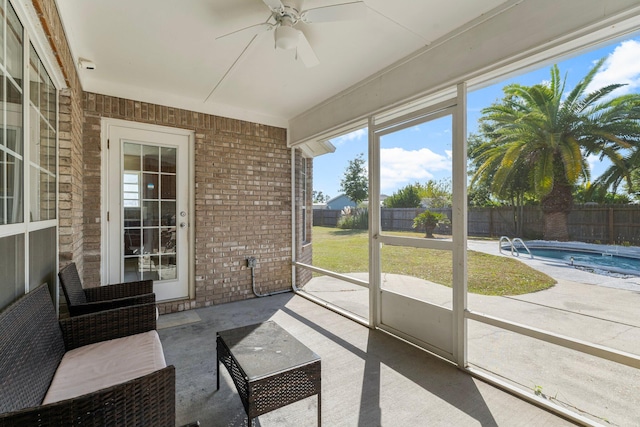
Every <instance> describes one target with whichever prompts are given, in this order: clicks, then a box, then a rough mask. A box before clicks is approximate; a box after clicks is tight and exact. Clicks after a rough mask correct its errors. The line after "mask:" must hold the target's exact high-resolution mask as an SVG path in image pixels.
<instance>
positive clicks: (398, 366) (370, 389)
mask: <svg viewBox="0 0 640 427" xmlns="http://www.w3.org/2000/svg"><path fill="white" fill-rule="evenodd" d="M265 320H275V321H276V322H278V324H280V325H281V326H282V327H283V328H285V329H286V330H287V331H289V332H290V333H291V334H293V335H294V336H295V337H297V338H298V339H299V340H300V341H302V342H303V343H304V344H305V345H307V346H308V347H309V348H310V349H311V350H313V351H314V352H316V353H317V354H318V355H320V357H321V358H322V417H323V425H324V426H328V427H334V426H336V427H341V426H354V427H355V426H358V427H375V426H389V427H396V426H410V425H411V426H430V427H439V426H447V427H449V426H456V427H466V426H487V427H495V426H516V427H517V426H523V427H529V426H554V427H555V426H559V427H562V426H568V425H572V424H570V423H569V422H567V421H565V420H563V419H561V418H558V417H557V416H555V415H553V414H551V413H548V412H546V411H544V410H542V409H540V408H538V407H535V406H533V405H530V404H528V403H526V402H524V401H522V400H520V399H518V398H516V397H514V396H512V395H510V394H508V393H505V392H502V391H500V390H498V389H496V388H494V387H492V386H490V385H488V384H486V383H484V382H482V381H479V380H475V379H474V378H472V377H471V376H469V375H467V374H466V373H464V372H462V371H460V370H458V369H457V368H455V367H454V366H452V365H451V364H449V363H447V362H444V361H442V360H441V359H439V358H437V357H434V356H431V355H430V354H428V353H426V352H424V351H421V350H419V349H417V348H415V347H413V346H411V345H409V344H406V343H404V342H402V341H400V340H397V339H395V338H393V337H391V336H389V335H387V334H385V333H383V332H381V331H372V330H369V329H368V328H366V327H364V326H361V325H359V324H358V323H355V322H352V321H350V320H349V319H347V318H345V317H342V316H340V315H338V314H335V313H333V312H331V311H329V310H326V309H325V308H323V307H321V306H319V305H317V304H314V303H312V302H310V301H308V300H306V299H304V298H302V297H300V296H293V295H292V294H281V295H276V296H273V297H267V298H261V299H253V300H248V301H243V302H238V303H232V304H224V305H220V306H215V307H211V308H204V309H197V310H192V311H190V312H189V314H188V315H185V314H184V313H175V314H170V315H165V316H161V317H160V322H159V325H160V326H159V327H160V329H159V334H160V338H161V340H162V344H163V346H164V350H165V356H166V360H167V362H168V363H169V364H173V365H175V367H176V382H177V384H176V387H177V396H176V397H177V417H178V420H177V425H182V424H184V423H187V422H190V421H193V420H196V419H197V420H200V422H201V424H202V426H205V427H216V426H243V425H246V417H245V413H244V409H243V407H242V404H241V402H240V398H239V396H238V395H237V393H236V391H235V388H234V386H233V383H232V382H231V379H230V377H229V375H228V373H227V371H226V370H225V369H224V368H221V374H222V377H221V387H220V390H219V391H216V362H215V360H216V350H215V334H216V331H218V330H224V329H228V328H233V327H236V326H242V325H247V324H252V323H256V322H262V321H265ZM316 405H317V399H316V397H310V398H307V399H304V400H302V401H300V402H297V403H294V404H292V405H289V406H286V407H284V408H281V409H278V410H276V411H274V412H271V413H268V414H265V415H263V416H260V417H259V419H258V421H257V422H256V423H255V425H260V426H263V427H267V426H278V427H289V426H291V427H300V426H314V425H315V422H316V418H315V417H316V408H317V406H316Z"/></svg>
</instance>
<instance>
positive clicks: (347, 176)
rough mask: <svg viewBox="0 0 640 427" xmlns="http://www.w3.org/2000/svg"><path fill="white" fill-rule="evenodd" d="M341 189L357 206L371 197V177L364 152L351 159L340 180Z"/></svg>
mask: <svg viewBox="0 0 640 427" xmlns="http://www.w3.org/2000/svg"><path fill="white" fill-rule="evenodd" d="M340 191H342V192H343V193H344V194H346V195H347V197H349V198H350V199H351V200H353V202H354V203H355V204H356V206H357V205H359V204H360V203H361V202H362V201H363V200H366V199H367V198H368V197H369V178H368V176H367V168H366V166H365V161H364V154H362V153H360V154H358V155H357V156H356V158H355V159H353V160H349V165H348V166H347V168H346V169H345V172H344V176H343V178H342V180H341V181H340Z"/></svg>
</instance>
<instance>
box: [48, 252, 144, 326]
mask: <svg viewBox="0 0 640 427" xmlns="http://www.w3.org/2000/svg"><path fill="white" fill-rule="evenodd" d="M58 277H59V278H60V284H61V285H62V290H63V292H64V297H65V299H66V300H67V306H68V308H69V314H70V315H71V316H78V315H81V314H87V313H95V312H97V311H102V310H111V309H114V308H118V307H128V306H132V305H138V304H147V303H154V302H156V296H155V294H154V293H153V281H152V280H143V281H139V282H129V283H119V284H116V285H108V286H99V287H96V288H87V289H83V288H82V282H81V281H80V276H79V275H78V270H77V268H76V264H75V263H73V262H72V263H71V264H69V265H67V266H66V267H64V268H63V269H62V270H60V272H59V273H58Z"/></svg>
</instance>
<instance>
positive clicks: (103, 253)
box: [100, 117, 195, 302]
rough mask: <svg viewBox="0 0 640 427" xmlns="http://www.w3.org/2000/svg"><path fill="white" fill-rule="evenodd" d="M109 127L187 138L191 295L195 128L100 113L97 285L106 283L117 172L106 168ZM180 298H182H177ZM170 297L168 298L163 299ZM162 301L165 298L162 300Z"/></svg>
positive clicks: (191, 287)
mask: <svg viewBox="0 0 640 427" xmlns="http://www.w3.org/2000/svg"><path fill="white" fill-rule="evenodd" d="M112 127H120V128H130V129H134V130H138V131H148V132H162V133H168V134H173V135H177V136H183V137H184V136H186V137H187V139H188V145H189V146H188V149H187V152H188V160H187V169H188V170H187V179H188V181H189V197H188V202H187V206H188V215H187V223H188V224H189V227H188V229H187V230H188V235H187V240H188V243H187V246H188V250H187V254H188V257H189V260H188V262H187V265H188V274H187V277H188V286H187V289H188V298H189V299H194V298H195V240H194V239H195V167H194V164H195V153H194V151H195V150H194V145H195V132H194V131H192V130H188V129H181V128H174V127H168V126H160V125H152V124H146V123H139V122H132V121H128V120H120V119H112V118H105V117H102V118H101V120H100V144H101V153H102V155H101V160H100V168H101V174H100V179H101V185H100V187H101V191H100V223H101V236H100V243H101V244H100V285H101V286H102V285H107V284H108V283H106V282H107V280H106V278H107V275H108V273H107V265H108V262H109V224H108V221H107V211H108V208H109V206H108V200H109V198H108V194H109V191H110V188H109V178H110V174H111V173H118V174H119V173H120V170H119V169H118V171H110V170H109V151H108V150H109V135H110V131H111V128H112ZM179 300H183V298H179ZM166 301H170V300H166ZM166 301H165V302H166Z"/></svg>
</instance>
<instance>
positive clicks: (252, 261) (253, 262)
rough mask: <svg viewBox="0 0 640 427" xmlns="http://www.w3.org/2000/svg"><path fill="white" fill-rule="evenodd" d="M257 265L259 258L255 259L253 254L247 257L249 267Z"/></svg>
mask: <svg viewBox="0 0 640 427" xmlns="http://www.w3.org/2000/svg"><path fill="white" fill-rule="evenodd" d="M257 265H258V260H257V259H255V258H254V257H252V256H250V257H249V258H247V267H248V268H256V266H257Z"/></svg>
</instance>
